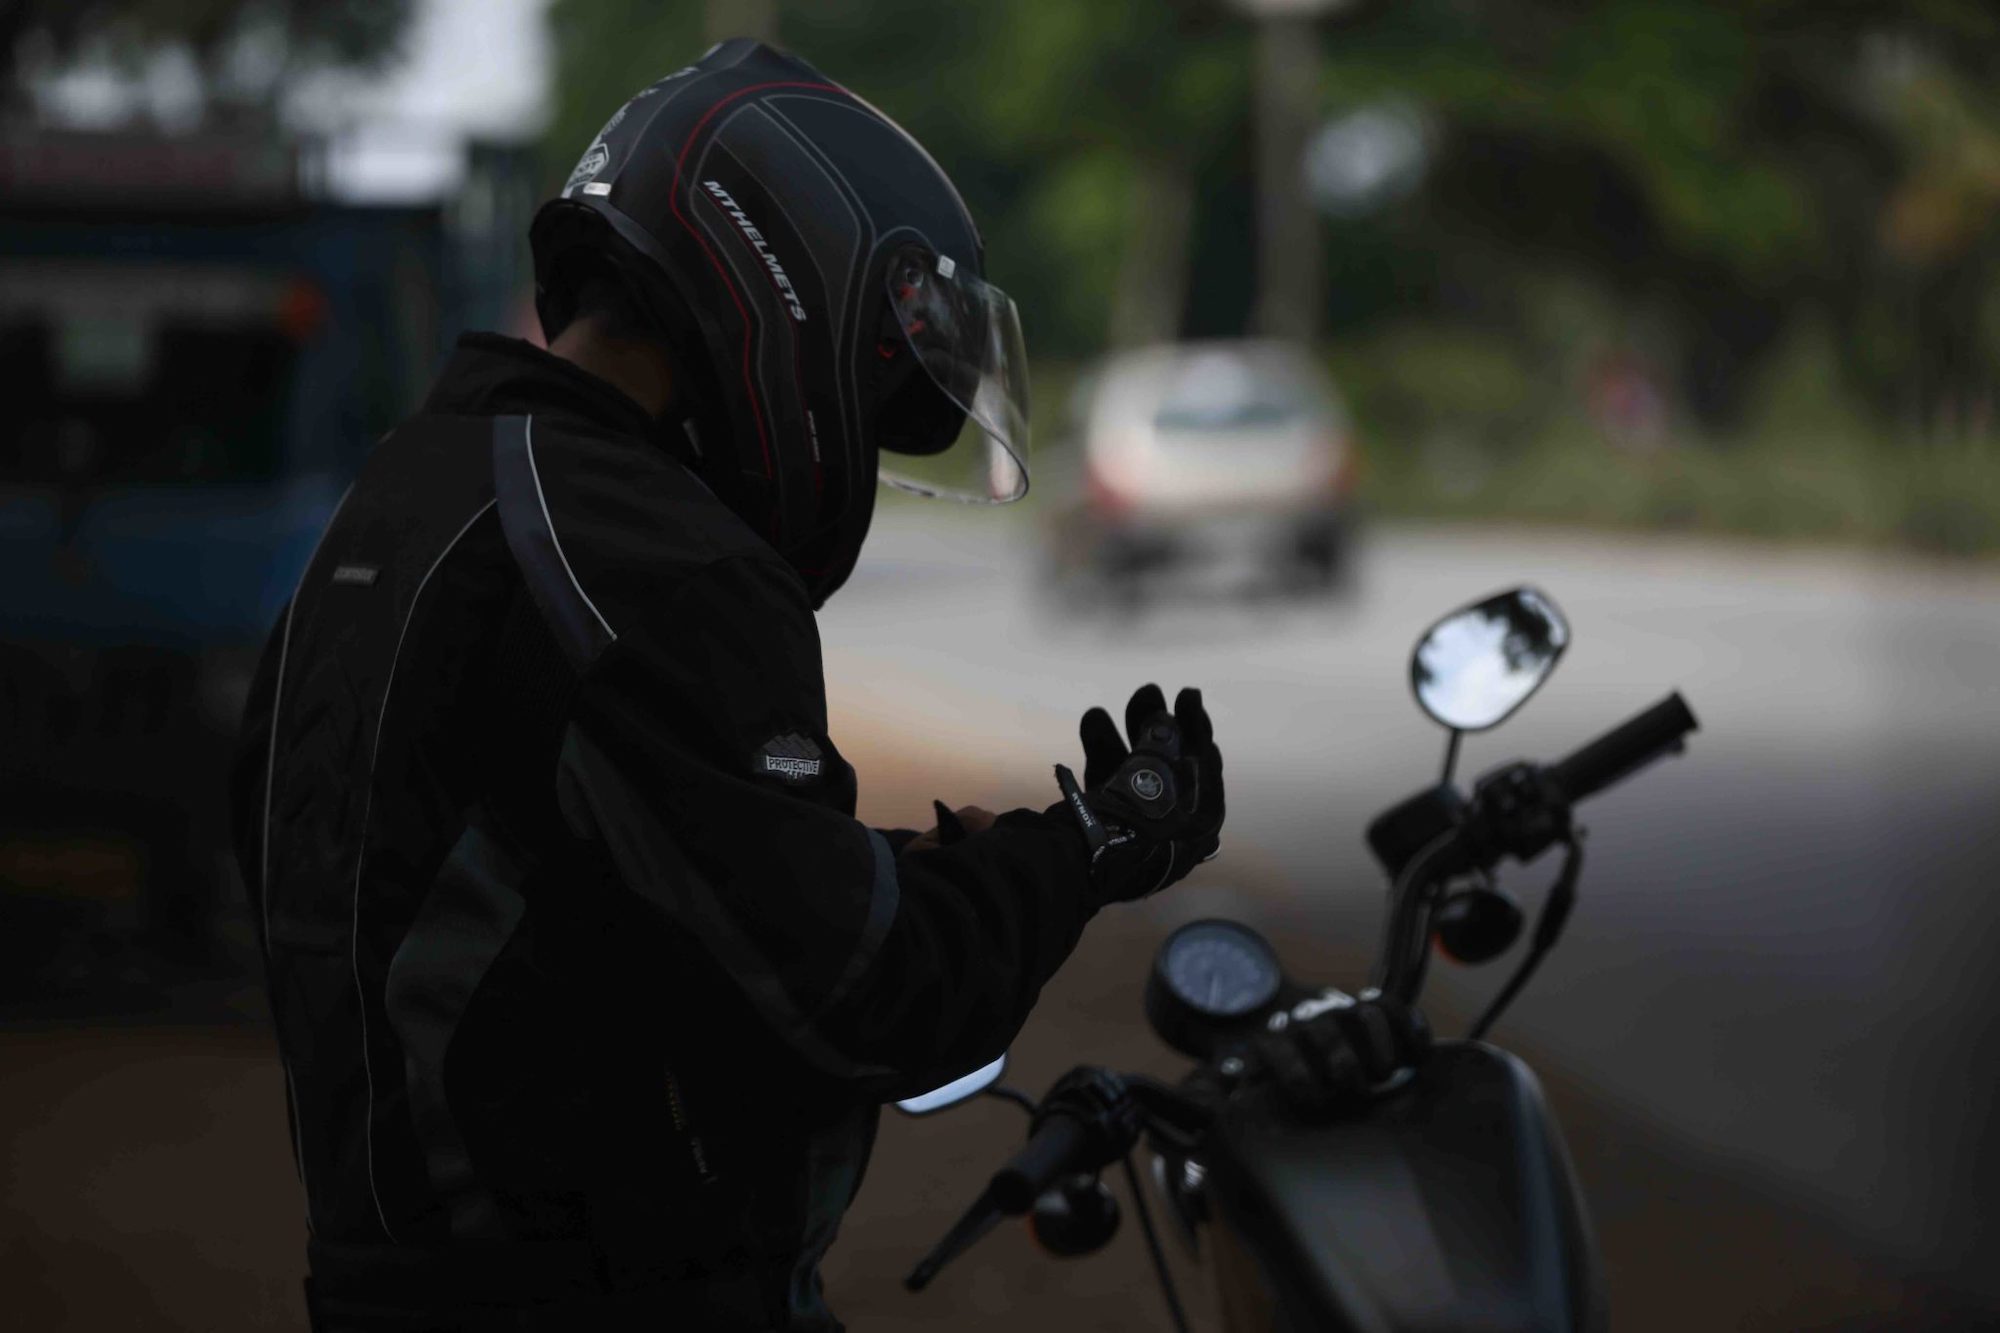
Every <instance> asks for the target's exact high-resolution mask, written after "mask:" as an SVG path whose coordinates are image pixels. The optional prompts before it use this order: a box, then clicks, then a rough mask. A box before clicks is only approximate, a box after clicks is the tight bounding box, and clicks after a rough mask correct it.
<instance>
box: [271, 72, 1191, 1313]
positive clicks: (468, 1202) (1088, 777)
mask: <svg viewBox="0 0 2000 1333" xmlns="http://www.w3.org/2000/svg"><path fill="white" fill-rule="evenodd" d="M531 241H532V245H533V248H534V252H535V262H536V278H537V304H538V308H539V312H540V315H541V319H542V322H543V326H544V330H545V332H546V334H547V335H548V338H549V340H550V350H549V351H546V352H544V351H542V350H539V349H537V348H534V347H532V346H530V345H529V344H526V343H521V342H515V341H511V340H507V339H503V338H499V337H495V336H492V335H484V334H473V335H468V336H466V337H465V338H464V339H462V340H461V341H460V343H459V346H458V349H457V351H456V353H455V354H454V356H453V358H452V359H451V361H450V363H449V364H448V365H447V366H446V368H445V369H444V371H443V373H442V375H441V376H440V378H439V379H438V381H437V383H436V385H435V386H434V388H433V389H432V390H431V393H430V396H429V398H428V399H427V401H426V402H425V403H424V404H423V406H422V408H421V409H420V410H419V411H418V413H417V414H416V415H415V416H414V417H413V418H411V419H410V420H409V421H408V422H407V423H405V424H404V425H403V426H401V427H400V428H398V429H397V430H396V431H394V432H392V433H391V434H390V435H389V436H388V437H386V438H385V439H384V440H383V441H382V442H381V443H380V444H379V445H378V446H377V447H376V448H375V449H374V451H373V452H372V453H371V454H370V455H369V457H368V459H367V460H366V463H365V465H364V467H363V469H362V472H361V474H360V476H359V478H358V480H357V481H356V483H355V484H354V486H353V488H352V489H351V490H350V491H349V493H348V495H347V496H346V498H345V499H344V500H343V501H342V504H341V507H340V509H339V510H338V511H337V513H336V515H335V517H334V519H333V520H332V522H331V523H330V525H329V527H328V529H327V531H326V532H325V534H324V535H323V537H322V538H321V541H320V544H319V547H318V548H317V550H316V551H315V552H314V554H313V556H312V558H311V560H310V562H309V564H308V566H307V568H306V571H305V574H304V576H303V578H302V580H301V582H300V584H299V586H298V589H297V591H296V592H295V594H294V596H293V598H292V600H291V601H290V603H289V604H288V605H287V607H286V609H285V611H284V612H283V613H282V615H281V617H280V619H279V622H278V625H277V626H276V628H275V629H274V630H273V633H272V636H271V640H270V643H269V645H268V647H267V649H266V652H265V654H264V658H263V661H262V663H261V665H260V668H259V671H258V674H257V678H256V682H255V685H254V687H253V691H252V696H251V701H250V705H249V708H248V711H247V713H246V718H245V728H244V739H243V742H242V746H241V750H240V758H239V764H238V770H237V781H236V789H235V792H234V802H235V808H236V812H237V822H238V829H239V839H238V855H239V857H240V859H241V861H242V865H243V869H244V872H245V878H246V880H247V882H248V883H249V884H250V886H251V889H252V893H253V897H254V899H255V905H256V908H257V914H258V920H259V925H260V929H261V932H262V941H263V947H264V950H265V956H266V966H267V975H268V983H269V990H270V997H271V1004H272V1009H273V1013H274V1017H275V1020H276V1024H277V1031H278V1038H279V1044H280V1049H281V1052H282V1054H283V1057H284V1064H285V1073H286V1088H287V1097H288V1102H289V1109H290V1113H291V1128H292V1135H293V1145H294V1150H295V1155H296V1158H297V1162H298V1166H299V1171H300V1175H301V1179H302V1181H303V1184H304V1187H305V1194H306V1199H307V1207H308V1222H309V1226H310V1233H311V1234H310V1239H309V1243H308V1258H309V1266H310V1269H311V1277H310V1278H309V1279H308V1284H307V1285H308V1304H309V1307H310V1309H311V1311H312V1317H313V1320H314V1326H315V1328H317V1329H319V1330H322V1333H325V1331H327V1330H348V1329H355V1330H360V1329H417V1328H422V1329H439V1328H446V1329H458V1328H463V1329H483V1328H506V1329H512V1330H525V1329H575V1328H592V1327H595V1328H612V1327H625V1326H627V1325H637V1324H640V1323H647V1324H649V1325H651V1326H660V1327H665V1326H670V1325H671V1326H673V1327H690V1328H695V1327H699V1328H704V1329H736V1328H741V1329H772V1328H783V1329H792V1330H806V1329H831V1328H837V1327H838V1326H839V1325H838V1324H837V1322H836V1321H835V1320H834V1318H833V1316H832V1315H831V1313H830V1312H829V1311H828V1309H827V1308H826V1305H825V1302H824V1300H823V1298H822V1296H821V1292H820V1284H819V1278H818V1263H819V1260H820V1258H821V1256H822V1255H823V1254H824V1253H825V1251H826V1248H827V1246H828V1245H829V1244H830V1243H831V1241H832V1239H833V1236H834V1232H835V1228H836V1227H837V1224H838V1222H839V1219H840V1216H841V1214H842V1213H843V1212H844V1210H845V1209H846V1207H847V1205H848V1203H849V1202H850V1200H851V1199H852V1198H853V1196H854V1193H855V1191H856V1189H857V1188H858V1186H859V1184H860V1180H861V1176H862V1172H863V1170H864V1169H865V1166H866V1163H867V1159H868V1155H869V1150H870V1147H871V1144H872V1142H873V1138H874V1134H875V1127H876V1121H877V1116H878V1108H879V1106H880V1105H881V1103H882V1102H884V1101H885V1100H888V1099H892V1098H895V1097H898V1096H905V1095H909V1094H912V1093H915V1092H918V1091H922V1090H924V1089H927V1088H929V1087H932V1086H934V1085H937V1084H940V1083H943V1082H946V1081H948V1080H949V1079H951V1078H954V1077H956V1076H958V1075H961V1074H963V1073H965V1072H967V1071H968V1070H970V1069H973V1068H976V1067H978V1066H979V1065H981V1064H984V1063H986V1062H987V1061H988V1060H990V1059H991V1058H992V1057H993V1056H995V1055H996V1054H997V1053H999V1052H1000V1051H1001V1050H1003V1049H1004V1048H1005V1047H1006V1045H1007V1043H1008V1042H1009V1040H1010V1039H1011V1038H1012V1037H1013V1036H1014V1034H1015V1033H1016V1032H1017V1031H1018V1030H1019V1028H1020V1026H1021V1024H1022V1023H1023V1021H1024V1020H1025V1019H1026V1017H1027V1014H1028V1012H1029V1010H1030V1009H1031V1008H1032V1006H1033V1005H1034V1002H1035V999H1036V997H1037V995H1038V994H1039V992H1040V989H1041V987H1042V985H1043V984H1044V983H1045V982H1046V981H1047V980H1048V978H1049V977H1050V976H1051V975H1052V974H1053V973H1054V972H1055V970H1056V969H1057V968H1058V967H1059V966H1060V965H1061V963H1062V962H1063V960H1064V959H1065V958H1066V957H1067V956H1068V954H1069V952H1070V951H1071V949H1072V948H1073V947H1074V946H1075V944H1076V941H1077V939H1078V936H1079V934H1080V932H1081V931H1082V929H1083V928H1084V926H1085V925H1086V924H1087V923H1088V921H1089V920H1090V918H1091V917H1092V915H1093V914H1094V913H1095V912H1096V911H1097V910H1098V909H1099V908H1100V907H1102V906H1103V905H1105V904H1107V903H1110V902H1114V901H1119V900H1126V899H1131V898H1136V897H1140V896H1143V895H1145V894H1148V893H1152V892H1155V891H1157V890H1159V889H1161V888H1164V887H1166V886H1167V885H1169V884H1171V883H1173V882H1174V881H1175V880H1177V879H1179V878H1180V877H1181V876H1183V875H1185V874H1186V873H1187V872H1188V871H1189V870H1190V869H1191V868H1192V867H1193V866H1194V865H1195V864H1196V863H1197V862H1198V861H1200V860H1201V859H1203V858H1205V857H1207V856H1209V855H1212V854H1213V853H1214V851H1215V850H1216V847H1217V845H1218V836H1219V830H1220V827H1221V823H1222V816H1223V793H1222V771H1221V760H1220V756H1219V754H1218V752H1217V750H1216V748H1215V743H1214V739H1213V736H1212V731H1211V728H1210V726H1209V721H1208V718H1207V715H1206V713H1205V711H1204V709H1203V706H1202V702H1201V698H1200V695H1199V694H1198V693H1197V692H1195V691H1191V690H1190V691H1183V692H1182V693H1181V694H1180V696H1179V697H1178V699H1177V700H1176V702H1175V704H1174V706H1173V707H1172V708H1171V709H1169V707H1168V705H1167V701H1166V698H1165V696H1164V694H1163V693H1162V692H1161V691H1160V690H1159V689H1158V688H1157V687H1153V686H1148V687H1145V688H1143V689H1141V690H1139V691H1138V692H1137V693H1136V694H1135V695H1134V696H1133V698H1132V700H1131V701H1130V703H1129V705H1128V707H1127V710H1126V727H1125V732H1124V734H1123V735H1122V736H1121V734H1120V732H1119V729H1118V727H1117V726H1116V725H1114V724H1113V722H1112V720H1111V718H1110V717H1109V715H1108V714H1106V713H1105V712H1104V711H1103V710H1101V709H1096V710H1092V711H1091V712H1090V713H1089V714H1087V715H1086V717H1085V719H1084V724H1083V740H1084V745H1085V751H1086V760H1087V762H1086V765H1085V773H1084V778H1083V780H1082V781H1081V782H1078V781H1077V780H1076V779H1074V778H1073V777H1071V776H1069V774H1068V772H1067V770H1066V769H1065V770H1063V771H1062V778H1061V786H1060V793H1059V795H1060V799H1056V800H1055V801H1054V803H1053V804H1052V805H1051V806H1050V807H1049V808H1048V809H1047V810H1043V811H1035V810H1015V811H1011V812H1009V813H1006V814H1002V815H1000V816H998V817H997V818H993V817H990V816H985V815H983V814H981V813H980V812H977V811H973V810H969V809H968V810H967V811H965V812H963V813H962V816H952V815H951V814H950V813H949V812H945V811H942V810H941V812H940V820H939V828H937V829H934V830H932V831H931V832H930V833H929V834H927V835H923V836H919V835H916V834H914V833H912V832H910V831H907V830H906V831H883V830H874V829H870V828H868V827H866V826H864V825H862V824H860V823H858V822H856V820H855V819H854V818H853V812H854V807H855V776H854V773H853V770H852V769H851V768H850V767H849V766H848V765H847V763H846V762H845V761H844V760H843V759H842V758H841V755H840V751H839V749H838V747H837V746H836V745H835V743H834V741H833V740H832V739H831V738H830V737H829V736H828V735H827V719H826V706H825V698H824V687H823V683H822V678H821V663H820V652H819V643H818V638H817V634H816V631H815V626H814V621H813V611H814V610H815V609H817V608H818V607H819V606H820V605H821V604H822V603H824V601H825V600H826V599H827V597H829V596H831V595H832V593H833V592H834V591H835V590H836V589H838V588H839V587H840V586H841V584H842V582H843V581H844V580H845V579H846V578H847V576H848V573H849V571H850V570H851V569H852V568H853V565H854V561H855V558H856V556H857V555H858V553H859V551H860V548H861V545H862V540H863V538H864V536H865V534H866V532H867V529H868V526H869V519H870V514H871V511H872V507H873V503H874V494H875V488H876V484H877V481H878V473H879V474H880V477H881V479H882V480H886V481H890V482H892V483H896V484H901V485H903V486H905V487H906V488H908V489H912V490H918V491H922V492H925V493H929V494H934V495H943V496H948V497H951V498H956V499H965V500H988V501H990V500H996V499H1007V498H1013V497H1014V496H1016V495H1018V494H1019V493H1020V492H1021V491H1022V490H1023V489H1025V486H1026V482H1027V473H1026V463H1025V451H1026V429H1027V400H1026V394H1025V379H1024V373H1025V372H1024V367H1023V365H1022V363H1021V345H1020V339H1019V330H1018V326H1017V325H1016V323H1015V316H1014V309H1013V305H1012V303H1011V302H1009V301H1008V300H1007V299H1006V298H1005V297H1004V296H1003V295H1001V294H1000V293H999V292H998V291H997V289H995V288H993V287H991V286H990V285H988V284H987V283H986V282H985V280H984V256H983V251H982V245H981V242H980V238H979V235H978V232H977V230H976V229H975V227H974V225H973V222H972V219H971V218H970V216H969V215H968V213H967V212H966V209H965V206H964V204H963V202H962V201H961V200H960V198H959V196H958V194H957V192H956V191H955V190H954V189H953V188H952V186H951V183H950V182H949V180H948V179H947V178H946V177H945V176H944V174H943V172H942V171H941V170H940V169H939V168H938V166H937V165H936V163H935V162H933V161H932V160H931V158H930V157H929V156H928V155H927V154H926V153H925V152H924V151H923V149H922V148H921V147H920V146H919V145H918V144H917V143H916V141H915V140H914V139H912V138H911V137H910V136H909V135H908V134H907V133H905V132H904V131H903V130H902V129H900V128H899V127H898V126H896V125H895V124H894V123H893V122H891V121H890V120H889V119H888V118H887V117H885V116H883V115H882V114H881V113H880V112H878V111H876V110H875V109H874V108H872V107H871V106H869V105H868V104H867V103H866V102H863V101H862V100H861V99H859V98H858V97H856V96H854V95H853V94H851V93H849V92H848V91H846V90H845V89H843V88H841V87H840V86H839V85H837V84H834V83H832V82H830V81H829V80H827V79H825V78H824V77H823V76H821V75H820V74H819V73H818V72H817V71H815V70H814V69H812V68H811V67H810V66H808V65H806V64H805V63H803V62H801V61H799V60H796V59H794V58H792V57H789V56H787V55H783V54H781V53H779V52H776V51H774V50H771V49H769V48H767V47H764V46H761V45H758V44H756V43H753V42H748V41H732V42H725V43H723V44H721V45H719V46H717V47H715V48H714V49H712V50H711V51H710V52H709V53H708V54H707V55H705V56H704V57H702V59H700V60H699V61H697V62H696V63H694V64H692V65H690V66H688V67H687V68H685V69H682V70H680V71H678V72H676V73H674V74H672V75H669V76H668V77H666V78H664V79H662V80H660V81H659V82H658V83H656V84H654V85H652V86H651V87H649V88H646V89H644V90H642V91H641V92H640V93H639V94H638V95H637V96H635V97H634V98H633V99H632V100H631V101H629V102H627V103H626V104H625V105H624V106H623V107H621V108H620V109H619V110H618V111H617V112H616V113H615V114H614V115H613V116H612V118H611V120H610V121H609V123H607V124H606V126H605V127H604V129H603V131H602V132H601V133H600V134H599V136H598V137H597V138H596V139H595V140H594V141H593V142H592V143H591V144H590V145H589V146H588V148H587V149H586V151H585V152H584V154H583V156H582V158H581V160H580V161H579V163H578V165H577V168H576V170H575V172H574V173H572V175H571V176H570V178H569V180H568V182H567V184H566V185H565V187H564V189H563V190H562V193H561V196H560V197H559V198H557V199H555V200H552V201H550V202H549V203H548V204H547V205H546V206H545V207H544V208H543V209H542V211H541V212H540V214H539V215H538V216H537V218H536V220H535V223H534V227H533V232H532V236H531ZM968 418H969V419H970V421H969V424H968ZM962 428H963V429H962ZM878 449H879V450H889V451H894V452H895V453H897V454H898V455H901V456H902V457H899V458H898V460H897V463H898V466H897V467H894V468H892V467H886V466H882V464H881V462H880V461H879V460H878V456H877V451H878ZM905 463H907V467H904V466H903V465H904V464H905ZM954 469H957V470H956V471H955V470H954ZM1057 795H1058V793H1052V797H1053V796H1057ZM899 849H900V850H901V854H898V852H899ZM676 1320H678V1321H680V1322H673V1321H676Z"/></svg>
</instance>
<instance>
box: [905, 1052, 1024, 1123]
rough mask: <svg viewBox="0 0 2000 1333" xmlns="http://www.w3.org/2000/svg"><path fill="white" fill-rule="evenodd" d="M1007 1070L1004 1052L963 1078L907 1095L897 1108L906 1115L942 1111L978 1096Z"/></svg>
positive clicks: (997, 1080) (996, 1081)
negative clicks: (913, 1094) (912, 1095)
mask: <svg viewBox="0 0 2000 1333" xmlns="http://www.w3.org/2000/svg"><path fill="white" fill-rule="evenodd" d="M1006 1070H1007V1056H1006V1054H1005V1053H1004V1052H1003V1053H1002V1054H1001V1056H1000V1058H999V1059H998V1060H995V1061H993V1063H991V1064H987V1065H981V1066H980V1067H979V1068H977V1069H975V1070H973V1071H972V1072H971V1073H970V1074H966V1075H964V1076H963V1077H961V1078H955V1079H953V1080H952V1081H951V1082H949V1083H947V1084H945V1085H944V1086H943V1087H941V1088H932V1089H931V1090H930V1091H929V1092H926V1093H922V1094H920V1095H918V1096H915V1097H905V1098H904V1099H903V1100H902V1101H899V1102H897V1103H896V1109H897V1110H898V1111H901V1112H902V1113H903V1114H905V1115H929V1114H930V1113H931V1112H932V1111H942V1110H944V1108H945V1107H947V1106H956V1105H958V1104H959V1103H960V1102H962V1101H966V1100H968V1099H970V1098H973V1097H977V1096H978V1095H979V1094H980V1093H982V1092H984V1091H986V1090H987V1089H988V1088H990V1087H992V1086H993V1085H994V1084H995V1083H998V1082H999V1081H1000V1075H1001V1074H1003V1073H1005V1072H1006Z"/></svg>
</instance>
